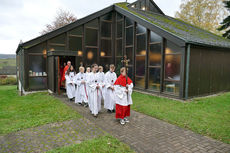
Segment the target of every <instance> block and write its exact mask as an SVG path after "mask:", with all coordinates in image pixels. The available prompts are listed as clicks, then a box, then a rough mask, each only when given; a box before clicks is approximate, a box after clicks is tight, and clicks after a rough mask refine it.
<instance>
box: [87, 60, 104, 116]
mask: <svg viewBox="0 0 230 153" xmlns="http://www.w3.org/2000/svg"><path fill="white" fill-rule="evenodd" d="M97 69H98V65H97V64H93V65H92V72H91V74H90V79H89V82H88V86H89V90H88V92H89V108H90V111H91V113H92V115H94V117H97V115H98V112H99V111H100V110H101V88H102V87H101V85H100V83H99V79H100V78H99V75H98V73H97Z"/></svg>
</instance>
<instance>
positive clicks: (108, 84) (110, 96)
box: [104, 64, 117, 113]
mask: <svg viewBox="0 0 230 153" xmlns="http://www.w3.org/2000/svg"><path fill="white" fill-rule="evenodd" d="M114 70H115V66H114V65H113V64H111V65H110V70H109V71H108V72H107V73H106V74H105V99H104V108H105V109H107V110H108V113H112V112H115V99H114V98H115V97H114V96H115V92H114V83H115V81H116V80H117V75H116V73H115V72H114Z"/></svg>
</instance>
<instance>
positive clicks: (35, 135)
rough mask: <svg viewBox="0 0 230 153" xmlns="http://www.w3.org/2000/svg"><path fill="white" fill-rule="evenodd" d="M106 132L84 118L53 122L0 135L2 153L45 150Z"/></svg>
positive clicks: (0, 150)
mask: <svg viewBox="0 0 230 153" xmlns="http://www.w3.org/2000/svg"><path fill="white" fill-rule="evenodd" d="M104 134H105V133H104V132H103V131H102V130H101V129H100V128H97V127H96V126H95V124H94V123H92V122H90V121H89V120H87V119H83V118H81V119H74V120H70V121H65V122H60V123H51V124H46V125H43V126H40V127H35V128H30V129H26V130H22V131H19V132H15V133H10V134H8V135H4V136H0V153H11V152H17V153H18V152H45V151H48V150H51V149H54V148H58V147H63V146H66V145H71V144H78V143H81V142H82V141H84V140H88V139H93V138H96V137H98V136H101V135H104Z"/></svg>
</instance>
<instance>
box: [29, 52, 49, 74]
mask: <svg viewBox="0 0 230 153" xmlns="http://www.w3.org/2000/svg"><path fill="white" fill-rule="evenodd" d="M29 76H33V77H35V76H47V74H46V59H45V58H44V57H43V56H42V55H36V56H35V55H34V56H33V55H29Z"/></svg>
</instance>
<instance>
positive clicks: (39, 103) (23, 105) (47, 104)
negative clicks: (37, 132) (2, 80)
mask: <svg viewBox="0 0 230 153" xmlns="http://www.w3.org/2000/svg"><path fill="white" fill-rule="evenodd" d="M80 117H81V116H80V115H79V114H78V113H76V112H75V111H73V110H72V109H71V108H70V107H68V106H66V105H65V104H63V103H62V102H61V101H60V100H58V99H56V98H54V97H53V96H49V94H48V93H46V92H40V93H34V94H30V95H27V96H21V97H20V96H18V94H17V91H16V86H0V135H1V134H7V133H11V132H14V131H19V130H22V129H25V128H30V127H35V126H39V125H44V124H47V123H52V122H58V121H64V120H69V119H74V118H80Z"/></svg>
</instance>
